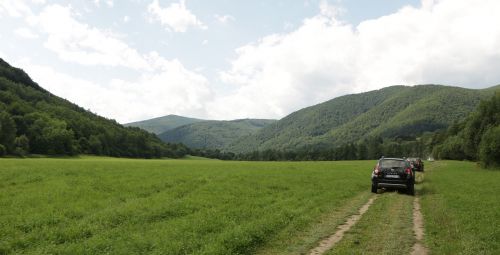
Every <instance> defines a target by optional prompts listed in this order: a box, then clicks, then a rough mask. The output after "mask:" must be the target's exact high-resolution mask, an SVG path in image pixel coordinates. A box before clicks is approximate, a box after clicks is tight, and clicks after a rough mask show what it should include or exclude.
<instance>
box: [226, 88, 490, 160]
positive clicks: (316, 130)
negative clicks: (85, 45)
mask: <svg viewBox="0 0 500 255" xmlns="http://www.w3.org/2000/svg"><path fill="white" fill-rule="evenodd" d="M494 90H495V88H489V89H479V90H475V89H465V88H459V87H451V86H442V85H417V86H391V87H387V88H383V89H380V90H375V91H370V92H365V93H360V94H353V95H346V96H341V97H338V98H334V99H332V100H329V101H327V102H324V103H321V104H318V105H315V106H311V107H307V108H304V109H302V110H299V111H297V112H294V113H292V114H290V115H288V116H286V117H284V118H283V119H281V120H279V121H277V122H275V123H273V124H270V125H268V126H266V127H264V128H262V129H261V130H259V131H258V132H256V133H254V134H251V135H248V136H246V137H243V138H241V139H239V140H237V141H236V142H234V143H232V144H231V145H230V146H227V147H225V148H224V150H227V151H232V152H251V151H256V150H259V151H263V150H267V149H274V150H284V151H290V150H297V149H303V148H308V147H315V148H335V147H338V146H340V145H343V144H346V143H350V142H357V141H359V140H361V139H365V138H369V137H378V136H380V137H382V138H385V137H390V138H394V137H411V136H417V135H420V134H422V133H424V132H426V131H435V130H438V129H442V128H446V127H448V126H449V125H451V124H452V123H453V122H454V121H459V120H462V119H463V118H465V117H466V116H467V115H468V114H470V113H471V112H472V111H473V110H474V109H475V108H476V106H477V105H478V103H479V101H480V100H481V99H485V98H488V97H489V96H491V95H493V93H494Z"/></svg>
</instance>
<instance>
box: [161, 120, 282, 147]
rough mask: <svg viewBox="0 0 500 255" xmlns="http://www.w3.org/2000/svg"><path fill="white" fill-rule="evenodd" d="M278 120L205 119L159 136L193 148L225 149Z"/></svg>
mask: <svg viewBox="0 0 500 255" xmlns="http://www.w3.org/2000/svg"><path fill="white" fill-rule="evenodd" d="M275 122H276V120H266V119H241V120H231V121H217V120H211V121H204V122H197V123H191V124H188V125H184V126H180V127H177V128H175V129H172V130H169V131H166V132H164V133H162V134H160V135H159V137H160V138H161V139H162V140H163V141H166V142H173V143H183V144H185V145H187V146H189V147H191V148H197V149H202V148H210V149H224V148H226V147H227V146H229V145H230V144H232V143H234V142H236V141H237V140H238V139H240V138H242V137H245V136H248V135H251V134H254V133H256V132H257V131H259V130H260V129H262V128H264V127H266V126H268V125H271V124H272V123H275Z"/></svg>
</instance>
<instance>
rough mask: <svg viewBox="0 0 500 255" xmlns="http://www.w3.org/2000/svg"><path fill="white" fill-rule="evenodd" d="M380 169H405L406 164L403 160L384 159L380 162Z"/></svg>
mask: <svg viewBox="0 0 500 255" xmlns="http://www.w3.org/2000/svg"><path fill="white" fill-rule="evenodd" d="M380 163H381V167H382V168H394V167H405V165H406V163H405V162H404V161H403V160H396V159H394V160H392V159H386V160H382V161H381V162H380Z"/></svg>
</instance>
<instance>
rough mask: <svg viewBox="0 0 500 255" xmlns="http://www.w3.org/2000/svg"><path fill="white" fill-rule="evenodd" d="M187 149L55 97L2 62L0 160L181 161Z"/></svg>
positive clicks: (0, 70) (0, 62)
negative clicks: (64, 157) (81, 156)
mask: <svg viewBox="0 0 500 255" xmlns="http://www.w3.org/2000/svg"><path fill="white" fill-rule="evenodd" d="M186 150H187V149H186V148H185V147H184V146H182V145H174V144H165V143H163V142H162V141H161V140H160V139H158V138H157V137H155V136H154V135H153V134H150V133H148V132H146V131H143V130H141V129H139V128H132V127H128V128H125V127H123V126H122V125H120V124H118V123H117V122H116V121H114V120H109V119H106V118H103V117H100V116H98V115H96V114H93V113H91V112H89V111H87V110H85V109H83V108H81V107H79V106H77V105H75V104H73V103H71V102H69V101H67V100H64V99H62V98H60V97H57V96H55V95H53V94H51V93H49V92H47V91H46V90H44V89H43V88H41V87H40V86H39V85H38V84H36V83H35V82H33V81H32V80H31V78H30V77H29V76H28V75H27V74H26V73H25V72H24V71H23V70H21V69H18V68H14V67H12V66H10V65H9V64H8V63H7V62H5V61H4V60H2V59H0V156H1V155H4V154H15V155H20V156H22V155H25V154H49V155H75V154H80V153H89V154H97V155H109V156H117V157H145V158H150V157H163V156H169V157H180V156H183V155H185V153H186Z"/></svg>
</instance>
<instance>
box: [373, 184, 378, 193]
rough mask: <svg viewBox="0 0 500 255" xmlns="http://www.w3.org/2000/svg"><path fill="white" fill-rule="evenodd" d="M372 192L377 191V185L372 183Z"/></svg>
mask: <svg viewBox="0 0 500 255" xmlns="http://www.w3.org/2000/svg"><path fill="white" fill-rule="evenodd" d="M372 193H377V185H376V184H373V183H372Z"/></svg>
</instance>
